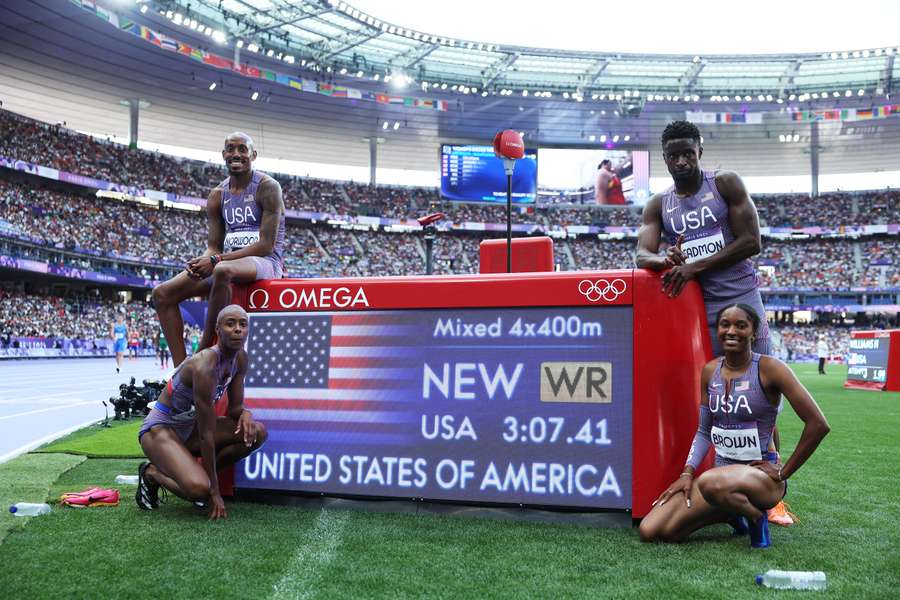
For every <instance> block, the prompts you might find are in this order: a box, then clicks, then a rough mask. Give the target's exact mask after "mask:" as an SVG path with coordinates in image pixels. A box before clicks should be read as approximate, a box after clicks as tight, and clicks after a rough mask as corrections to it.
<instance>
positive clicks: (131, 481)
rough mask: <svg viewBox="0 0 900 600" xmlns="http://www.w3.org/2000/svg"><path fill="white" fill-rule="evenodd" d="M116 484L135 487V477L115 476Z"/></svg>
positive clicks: (136, 481)
mask: <svg viewBox="0 0 900 600" xmlns="http://www.w3.org/2000/svg"><path fill="white" fill-rule="evenodd" d="M116 483H118V484H119V485H137V484H138V476H137V475H116Z"/></svg>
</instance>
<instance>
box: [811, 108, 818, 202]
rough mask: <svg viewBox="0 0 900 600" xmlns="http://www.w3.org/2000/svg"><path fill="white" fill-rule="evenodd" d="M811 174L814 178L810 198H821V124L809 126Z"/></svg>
mask: <svg viewBox="0 0 900 600" xmlns="http://www.w3.org/2000/svg"><path fill="white" fill-rule="evenodd" d="M809 173H810V175H811V176H812V185H811V187H810V196H811V197H812V198H817V197H818V196H819V122H818V121H811V122H810V124H809Z"/></svg>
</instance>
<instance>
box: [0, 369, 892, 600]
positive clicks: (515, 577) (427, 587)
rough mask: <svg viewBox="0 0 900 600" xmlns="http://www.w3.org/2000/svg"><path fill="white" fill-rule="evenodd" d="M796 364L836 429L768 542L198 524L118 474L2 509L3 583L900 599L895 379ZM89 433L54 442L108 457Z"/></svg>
mask: <svg viewBox="0 0 900 600" xmlns="http://www.w3.org/2000/svg"><path fill="white" fill-rule="evenodd" d="M795 369H796V371H797V372H798V374H799V375H800V377H801V379H802V381H803V382H804V383H805V384H806V385H807V387H808V388H809V389H810V391H811V392H812V393H813V396H814V397H815V398H816V399H817V400H818V402H819V404H820V405H821V407H822V409H823V411H824V412H825V414H826V416H827V417H828V420H829V422H830V424H831V428H832V433H831V435H829V436H828V437H827V438H826V439H825V441H824V442H823V444H822V446H820V448H819V450H818V452H817V453H816V454H815V455H814V456H813V457H812V459H811V460H810V461H809V462H808V463H807V464H806V465H805V466H804V468H803V469H801V470H800V471H799V472H798V473H797V474H796V475H795V476H794V477H792V479H791V488H790V492H789V496H788V500H789V502H790V503H791V505H792V506H793V509H794V511H795V512H796V513H797V514H798V515H799V517H800V519H801V522H800V524H799V525H796V526H794V527H792V528H789V529H783V528H775V530H774V531H773V538H774V540H775V545H774V547H773V548H771V549H769V550H765V551H752V550H750V548H749V547H748V544H747V540H746V539H745V538H741V539H733V538H731V536H730V534H729V530H728V528H727V527H726V526H724V525H722V526H716V527H712V528H709V529H707V530H704V531H702V532H700V533H699V534H697V535H695V536H694V537H692V538H691V539H690V540H689V541H688V542H687V543H684V544H680V545H647V544H641V543H640V542H639V541H638V537H637V532H636V531H635V530H627V529H626V530H623V529H600V528H596V527H587V526H575V525H551V524H535V523H518V522H509V521H495V520H490V519H476V518H462V517H447V516H435V515H425V514H422V515H410V514H384V513H370V512H357V511H346V510H321V509H316V510H311V509H304V508H298V507H288V506H266V505H262V504H255V503H240V502H231V503H229V504H228V508H229V518H228V520H227V521H226V522H220V523H208V522H206V520H205V519H204V514H203V513H202V512H199V511H198V510H197V509H195V508H194V507H193V506H191V505H189V504H187V503H185V502H182V501H180V500H178V499H174V498H173V499H170V500H169V501H168V503H167V504H165V505H164V506H163V507H162V508H161V509H160V510H159V511H156V512H153V513H143V512H140V511H139V510H138V509H137V507H136V506H135V505H134V501H133V499H132V497H131V495H132V494H133V490H134V488H133V487H123V488H122V489H123V491H124V493H125V495H126V496H125V498H124V499H123V502H122V504H121V505H120V506H118V507H113V508H96V509H82V510H78V509H62V508H56V509H54V511H53V513H52V514H50V515H47V516H44V517H38V518H34V519H30V520H28V522H27V523H26V524H25V526H21V525H20V524H19V523H15V524H14V525H15V526H11V525H9V523H10V521H9V520H10V519H13V517H11V516H10V515H8V514H6V515H5V516H4V517H0V532H2V531H4V529H3V528H4V527H5V528H7V529H9V528H10V527H12V531H11V532H10V533H9V534H8V535H7V536H6V538H5V539H4V540H3V541H2V543H0V564H3V565H4V567H5V568H4V569H2V571H0V590H2V597H3V598H10V599H25V598H92V597H99V598H125V597H128V598H258V599H264V598H329V599H331V598H371V597H378V598H419V597H427V598H658V597H665V598H750V597H753V598H756V597H761V596H763V595H765V596H770V595H772V594H774V593H776V592H774V591H771V590H763V589H761V588H758V587H757V586H756V585H755V584H754V583H753V576H754V575H755V574H757V573H761V572H764V571H766V570H767V569H770V568H779V569H793V570H822V571H825V573H826V574H827V576H828V590H827V592H825V595H827V596H830V597H834V598H879V599H881V598H898V597H900V501H898V498H897V496H898V492H900V462H898V450H900V394H896V393H894V394H888V393H878V392H861V391H845V390H844V389H843V388H842V387H841V384H842V383H843V380H844V373H845V369H844V368H841V367H838V366H834V365H832V366H830V369H829V374H828V375H827V376H824V377H822V376H818V375H817V374H816V373H815V366H814V365H799V366H796V367H795ZM779 427H780V428H781V432H782V434H781V435H782V440H783V442H782V443H783V445H784V447H783V449H782V453H783V454H784V455H788V454H789V453H790V451H791V449H792V447H793V445H794V444H795V443H796V440H797V439H798V437H799V432H800V428H801V423H800V421H799V420H798V419H797V418H796V416H794V415H793V413H792V412H791V411H790V409H789V408H787V409H786V410H785V413H784V414H783V415H782V417H781V418H780V419H779ZM123 429H124V428H123ZM112 431H113V433H114V436H115V435H118V431H117V430H112ZM92 435H93V432H90V431H89V432H83V433H80V434H78V435H77V436H73V437H72V438H71V439H69V438H67V439H64V440H61V441H60V442H58V443H57V444H55V445H54V447H55V448H57V450H59V451H63V452H66V451H68V452H73V451H80V452H82V453H83V454H86V455H87V456H89V457H93V456H100V457H102V456H104V455H105V454H104V451H103V449H102V448H98V447H97V440H98V439H99V438H97V437H92ZM85 446H87V449H85ZM119 450H121V448H117V449H116V451H115V452H111V453H109V454H106V455H110V454H111V455H120V454H119ZM35 456H38V457H39V458H40V459H41V460H43V461H47V460H52V459H53V457H59V459H58V460H59V464H57V465H48V464H43V465H41V466H42V468H43V469H44V470H43V471H42V475H41V477H42V478H43V479H41V477H37V475H35V474H34V473H33V472H34V471H35V468H36V467H34V466H33V465H31V464H29V463H28V461H34V460H35ZM66 459H68V460H66ZM79 461H83V462H80V464H77V463H78V462H79ZM138 462H139V461H138V460H136V459H112V458H87V459H84V458H83V457H77V458H75V457H71V456H70V455H67V454H40V455H35V454H31V455H25V456H22V457H19V458H17V459H15V460H14V461H12V462H10V463H7V464H6V465H3V466H2V468H0V499H3V500H6V501H9V500H10V499H11V498H14V497H15V494H17V493H22V492H23V490H22V489H21V488H22V484H21V483H20V482H19V478H20V477H21V476H22V474H23V473H30V475H29V477H36V478H37V479H41V481H44V480H46V483H44V484H43V488H42V487H41V485H42V484H41V482H40V481H38V482H32V483H33V485H32V486H31V489H32V490H36V491H34V492H33V493H34V494H36V495H39V496H41V497H40V498H35V497H34V496H31V497H30V498H28V499H29V500H32V501H34V500H41V499H44V498H45V497H49V498H55V497H58V496H59V494H60V493H61V492H63V491H73V490H80V489H83V488H85V487H90V486H94V485H101V486H111V485H113V478H114V477H115V475H116V474H118V473H134V472H135V469H136V466H137V464H138ZM74 464H77V466H74V467H73V465H74ZM17 465H19V466H17ZM47 469H50V470H51V471H52V476H53V479H55V481H54V480H52V479H48V471H47ZM53 469H55V470H53ZM57 476H58V478H57ZM16 486H18V487H16ZM48 486H49V488H50V491H49V494H47V493H46V489H47V487H48ZM42 489H43V490H44V491H43V492H42V491H41V490H42ZM17 521H25V519H18V520H17ZM0 535H2V533H0ZM777 593H778V594H780V595H781V594H783V595H788V596H794V595H797V594H801V595H802V594H804V592H777Z"/></svg>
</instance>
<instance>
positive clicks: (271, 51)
mask: <svg viewBox="0 0 900 600" xmlns="http://www.w3.org/2000/svg"><path fill="white" fill-rule="evenodd" d="M266 56H268V57H270V58H271V57H272V56H275V51H274V50H272V49H271V48H269V50H268V51H267V52H266Z"/></svg>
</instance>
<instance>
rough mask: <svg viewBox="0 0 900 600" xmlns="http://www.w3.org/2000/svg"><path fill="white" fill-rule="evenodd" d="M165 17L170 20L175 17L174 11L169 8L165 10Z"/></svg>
mask: <svg viewBox="0 0 900 600" xmlns="http://www.w3.org/2000/svg"><path fill="white" fill-rule="evenodd" d="M166 18H167V19H169V20H170V21H171V20H172V19H173V18H175V13H173V12H172V11H171V10H167V11H166Z"/></svg>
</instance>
